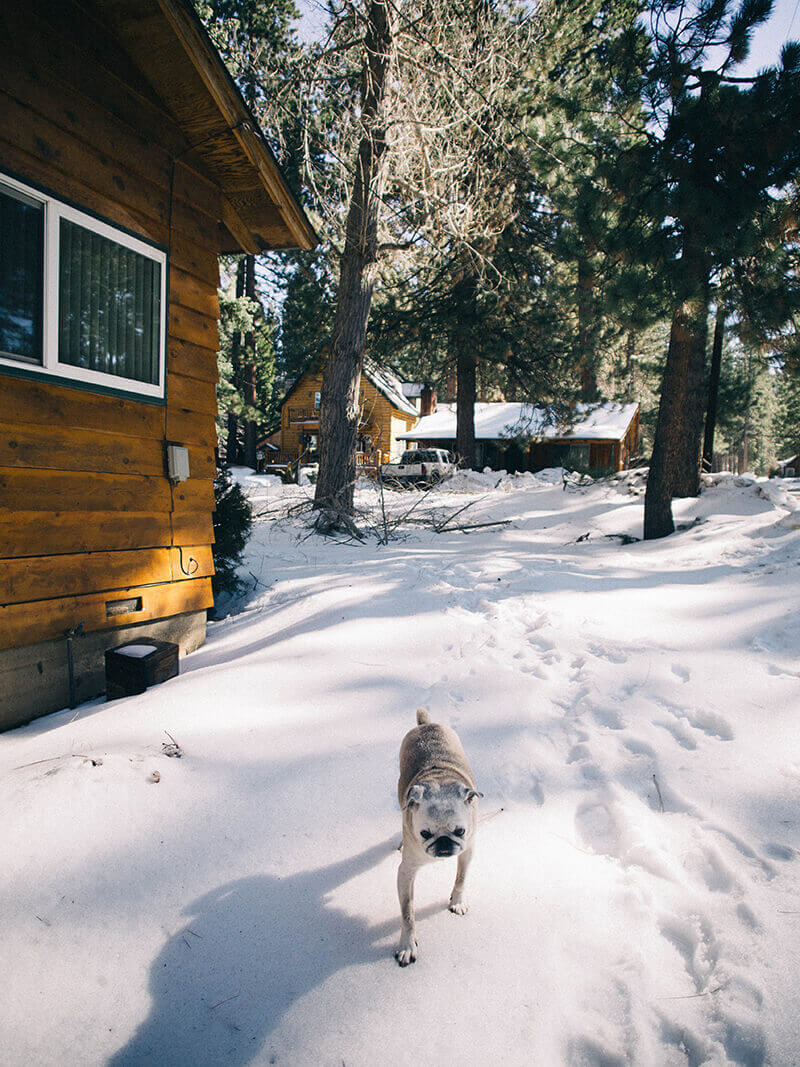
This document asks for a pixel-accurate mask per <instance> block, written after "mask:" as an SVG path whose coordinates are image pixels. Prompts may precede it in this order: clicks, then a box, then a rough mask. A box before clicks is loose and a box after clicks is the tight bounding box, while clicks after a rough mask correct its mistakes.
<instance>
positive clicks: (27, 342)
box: [0, 185, 44, 363]
mask: <svg viewBox="0 0 800 1067" xmlns="http://www.w3.org/2000/svg"><path fill="white" fill-rule="evenodd" d="M43 294H44V207H43V205H42V204H40V203H37V202H36V201H35V200H32V199H30V198H28V197H26V196H25V195H24V194H22V193H18V192H17V191H16V190H11V189H9V188H8V187H7V186H4V185H0V353H2V354H3V355H5V356H10V357H11V358H13V359H18V360H22V361H23V362H25V363H41V362H42V314H43Z"/></svg>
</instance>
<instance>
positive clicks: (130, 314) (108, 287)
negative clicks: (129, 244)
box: [58, 218, 161, 385]
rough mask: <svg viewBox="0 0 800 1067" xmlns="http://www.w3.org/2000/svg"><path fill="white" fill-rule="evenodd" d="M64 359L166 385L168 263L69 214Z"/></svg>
mask: <svg viewBox="0 0 800 1067" xmlns="http://www.w3.org/2000/svg"><path fill="white" fill-rule="evenodd" d="M58 285H59V305H58V308H59V310H58V360H59V362H60V363H66V364H69V365H70V366H73V367H81V368H83V369H84V370H90V371H99V372H100V373H102V374H113V375H114V376H116V377H120V378H130V379H133V380H134V381H138V382H147V383H149V384H150V385H156V384H158V380H159V356H160V337H159V329H160V322H161V264H160V263H157V262H155V261H154V260H152V259H150V258H148V257H146V256H143V255H140V254H139V253H138V252H135V251H134V250H133V249H131V248H126V247H125V246H124V245H121V244H118V243H117V242H116V241H112V240H109V238H107V237H102V236H101V235H100V234H98V233H93V232H92V231H91V230H88V229H86V228H85V227H83V226H79V225H77V223H74V222H71V221H69V220H68V219H63V218H62V219H61V225H60V251H59V279H58Z"/></svg>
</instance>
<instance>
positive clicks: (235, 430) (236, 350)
mask: <svg viewBox="0 0 800 1067" xmlns="http://www.w3.org/2000/svg"><path fill="white" fill-rule="evenodd" d="M236 296H237V298H239V297H242V296H244V261H243V260H240V261H239V265H238V267H237V269H236ZM241 348H242V334H241V331H240V330H235V331H234V334H233V337H232V338H231V371H232V373H231V384H232V385H233V388H234V389H235V391H236V392H237V393H239V392H240V391H241V388H242V363H241ZM241 461H242V456H241V449H240V446H239V416H238V415H237V414H236V412H235V411H234V410H233V409H231V410H229V411H228V420H227V436H226V438H225V462H226V464H227V466H229V467H234V466H238V465H239V464H240V463H241Z"/></svg>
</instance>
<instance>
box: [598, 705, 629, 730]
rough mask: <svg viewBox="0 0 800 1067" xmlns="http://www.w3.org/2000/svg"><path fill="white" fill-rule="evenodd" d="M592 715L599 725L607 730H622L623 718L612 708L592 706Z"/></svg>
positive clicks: (623, 725)
mask: <svg viewBox="0 0 800 1067" xmlns="http://www.w3.org/2000/svg"><path fill="white" fill-rule="evenodd" d="M592 715H593V716H594V719H595V721H596V722H597V724H598V725H599V726H605V727H606V729H607V730H624V729H625V720H624V719H623V718H622V716H621V715H620V714H619V713H618V712H616V711H614V710H613V709H612V708H592Z"/></svg>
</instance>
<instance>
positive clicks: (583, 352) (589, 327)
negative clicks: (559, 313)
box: [577, 256, 600, 404]
mask: <svg viewBox="0 0 800 1067" xmlns="http://www.w3.org/2000/svg"><path fill="white" fill-rule="evenodd" d="M595 284H596V277H595V272H594V268H593V267H592V264H591V263H590V262H589V260H588V259H587V258H586V257H585V256H581V257H580V258H579V259H578V292H577V306H578V366H579V370H580V377H581V400H583V401H585V402H586V403H588V404H593V403H594V402H595V401H597V400H598V399H599V396H600V392H599V389H598V387H597V353H596V352H595V350H594V343H593V342H594V336H593V335H594V318H595V309H594V290H595Z"/></svg>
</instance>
